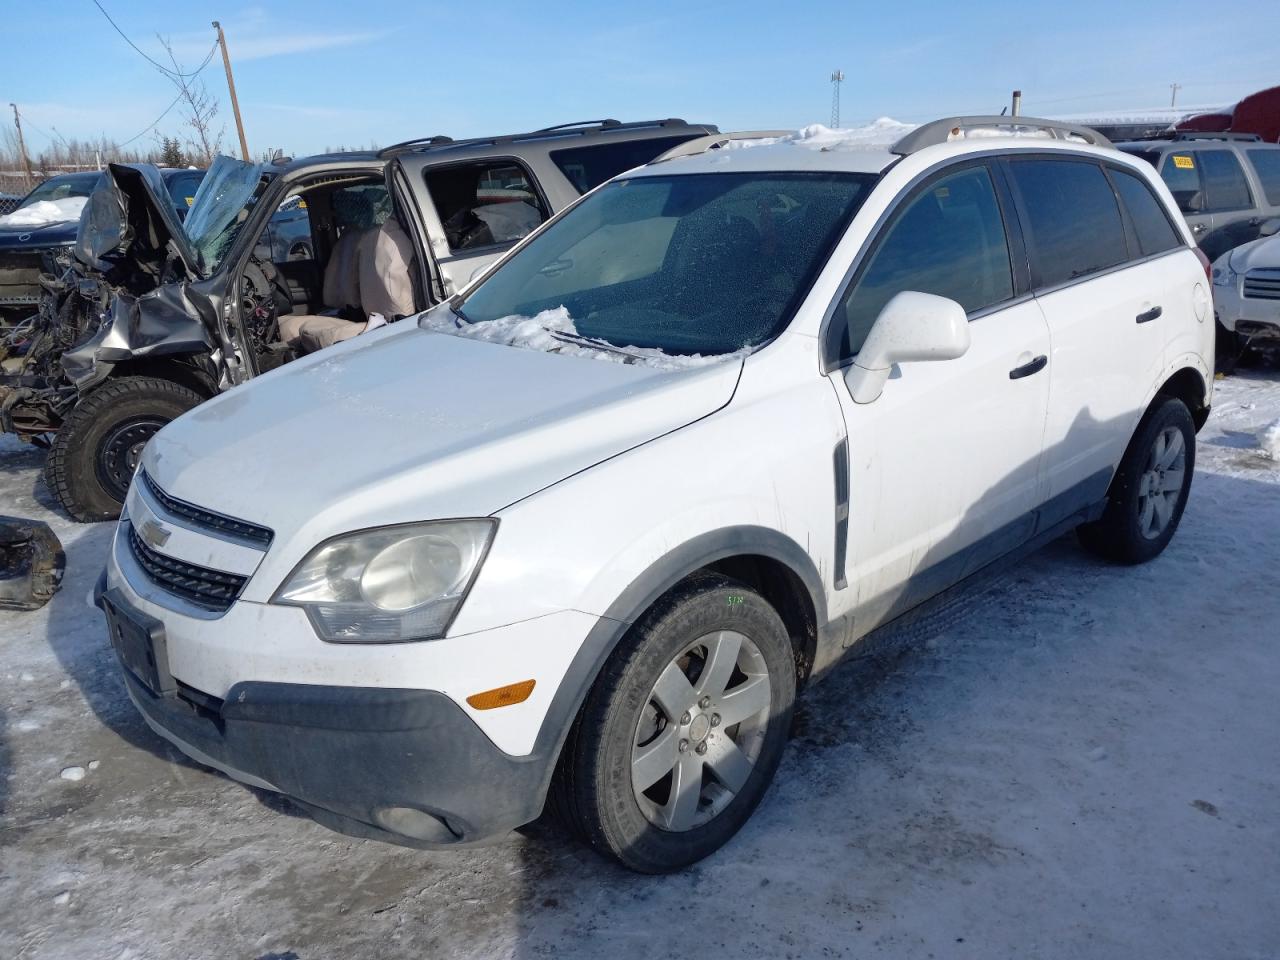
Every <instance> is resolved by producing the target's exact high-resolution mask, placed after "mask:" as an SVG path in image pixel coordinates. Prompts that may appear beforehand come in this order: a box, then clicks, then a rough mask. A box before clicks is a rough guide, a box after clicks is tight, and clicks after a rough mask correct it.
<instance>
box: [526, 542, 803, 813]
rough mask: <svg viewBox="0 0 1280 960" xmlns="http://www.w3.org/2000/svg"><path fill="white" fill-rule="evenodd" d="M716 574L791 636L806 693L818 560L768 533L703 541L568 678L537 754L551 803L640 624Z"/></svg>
mask: <svg viewBox="0 0 1280 960" xmlns="http://www.w3.org/2000/svg"><path fill="white" fill-rule="evenodd" d="M707 571H710V572H714V573H719V574H722V575H724V576H727V577H730V578H732V579H735V580H739V581H741V582H743V583H744V584H746V585H747V586H749V587H751V588H752V589H754V590H756V591H757V592H759V593H760V594H761V595H763V596H764V597H765V599H766V600H768V601H769V602H770V603H771V604H772V605H773V606H774V609H776V610H777V611H778V615H779V616H780V617H781V618H782V620H783V623H784V624H785V625H786V627H787V632H788V633H789V634H790V635H791V640H792V644H793V646H795V648H796V649H795V654H796V681H797V686H800V685H801V684H802V683H803V682H804V680H805V679H807V677H808V675H809V671H810V670H811V669H812V667H813V658H814V654H815V651H816V646H817V636H818V629H819V628H820V626H821V625H822V624H824V623H825V622H826V617H827V605H826V593H825V590H824V588H823V581H822V577H821V576H820V574H819V572H818V569H817V567H816V566H815V565H814V562H813V560H812V558H810V556H809V554H808V553H807V552H806V551H805V550H804V548H803V547H801V546H800V545H799V544H798V543H797V542H796V541H795V540H793V539H791V538H790V537H788V536H786V535H785V534H783V533H780V532H778V531H777V530H773V529H770V528H768V527H756V526H734V527H727V528H723V529H720V530H714V531H711V532H708V533H704V534H701V535H700V536H697V537H694V538H693V539H691V540H689V541H686V542H685V543H683V544H681V545H680V546H678V547H676V548H675V549H673V550H671V551H670V552H668V553H666V554H665V555H663V556H662V557H661V558H659V559H658V560H656V561H654V562H653V563H652V564H650V565H649V567H648V568H647V569H645V570H644V572H642V573H641V574H640V575H639V576H637V577H636V578H635V579H634V580H632V581H631V583H630V585H629V586H627V588H626V589H624V590H623V591H622V593H621V594H619V595H618V597H617V598H616V599H615V600H614V601H613V602H612V603H611V604H610V605H609V608H608V610H606V611H605V614H604V616H602V617H601V618H600V619H599V621H598V622H597V623H596V625H595V627H594V628H592V630H591V632H590V633H589V634H588V635H587V638H586V640H584V641H583V644H582V646H581V647H580V648H579V650H578V652H577V654H576V655H575V656H574V658H573V660H572V662H571V663H570V665H569V669H568V670H567V671H566V672H565V675H564V678H563V680H562V681H561V683H560V686H559V688H558V689H557V690H556V694H555V696H554V698H553V699H552V701H551V705H550V707H549V708H548V710H547V714H546V716H545V717H544V719H543V721H542V728H541V729H540V730H539V731H538V738H537V741H536V742H535V745H534V750H533V755H534V756H538V757H541V758H543V759H545V760H546V761H548V762H547V769H546V777H545V779H544V782H543V787H542V795H541V796H540V797H539V805H541V803H542V801H543V800H544V799H545V796H546V790H547V787H548V786H549V785H550V782H551V776H552V774H553V772H554V770H555V768H556V766H557V764H558V761H559V757H560V753H561V751H562V749H563V747H564V743H565V739H566V738H567V736H568V734H569V731H570V729H571V728H572V726H573V724H574V722H575V721H576V719H577V717H578V714H579V713H580V711H581V710H582V705H583V703H584V702H585V700H586V697H587V693H588V691H589V690H590V689H591V687H592V686H593V685H594V683H595V682H596V678H597V677H598V676H599V675H600V671H601V670H602V669H603V668H604V665H605V662H606V661H607V660H608V659H609V657H610V655H612V653H613V652H614V650H616V649H617V647H618V645H619V644H620V643H622V642H623V640H624V639H625V637H626V636H627V634H628V632H629V631H630V629H631V627H632V625H633V624H634V623H635V621H636V620H638V619H639V618H640V617H641V615H642V614H643V613H644V612H645V611H646V610H648V609H649V608H650V607H652V606H653V604H654V603H656V602H657V601H658V600H659V599H661V598H662V597H664V596H666V595H667V594H668V593H669V592H670V591H671V590H673V589H674V588H675V587H677V586H678V585H680V584H681V583H684V582H685V581H686V580H688V579H689V578H690V577H692V576H694V575H696V574H698V573H703V572H707Z"/></svg>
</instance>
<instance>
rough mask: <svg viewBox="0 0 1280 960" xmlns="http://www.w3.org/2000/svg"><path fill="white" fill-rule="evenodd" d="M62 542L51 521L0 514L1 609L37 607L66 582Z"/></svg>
mask: <svg viewBox="0 0 1280 960" xmlns="http://www.w3.org/2000/svg"><path fill="white" fill-rule="evenodd" d="M66 566H67V558H66V555H65V554H64V553H63V552H62V544H61V542H60V541H59V540H58V537H57V535H56V534H54V532H53V530H52V529H51V528H50V527H49V525H48V524H47V523H42V522H41V521H39V520H23V519H21V518H19V517H0V609H8V610H37V609H39V608H40V607H43V606H44V605H45V604H46V603H48V602H49V599H50V598H51V597H52V596H53V595H54V594H55V593H57V591H58V587H59V586H61V584H62V574H63V572H64V571H65V569H66Z"/></svg>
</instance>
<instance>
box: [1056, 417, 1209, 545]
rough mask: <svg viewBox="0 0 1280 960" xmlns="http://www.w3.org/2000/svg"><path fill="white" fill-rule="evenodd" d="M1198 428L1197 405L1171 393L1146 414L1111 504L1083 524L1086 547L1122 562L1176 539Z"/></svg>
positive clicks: (1122, 466)
mask: <svg viewBox="0 0 1280 960" xmlns="http://www.w3.org/2000/svg"><path fill="white" fill-rule="evenodd" d="M1195 465H1196V432H1195V424H1194V423H1193V422H1192V420H1191V411H1189V410H1188V409H1187V405H1186V404H1185V403H1183V402H1182V401H1181V400H1178V399H1176V398H1174V397H1169V398H1166V399H1164V400H1163V401H1161V402H1159V404H1158V405H1157V406H1154V407H1152V409H1151V410H1150V411H1149V412H1148V413H1147V415H1146V416H1145V417H1143V419H1142V422H1141V423H1140V424H1138V429H1137V432H1135V433H1134V435H1133V439H1132V440H1130V441H1129V448H1128V449H1127V450H1126V451H1125V455H1124V459H1123V460H1122V461H1121V462H1120V469H1119V470H1117V471H1116V475H1115V478H1114V479H1113V480H1112V481H1111V489H1110V491H1109V492H1108V494H1107V507H1106V510H1105V512H1104V513H1103V514H1102V517H1101V518H1100V519H1099V520H1098V521H1097V522H1095V523H1086V524H1082V525H1081V526H1080V527H1078V528H1077V531H1076V532H1077V534H1078V535H1079V538H1080V542H1081V543H1082V544H1083V545H1084V546H1085V548H1086V549H1088V550H1090V551H1091V552H1093V553H1096V554H1098V555H1099V556H1101V557H1105V558H1106V559H1108V560H1114V561H1116V562H1118V563H1146V562H1147V561H1148V560H1151V559H1154V558H1155V557H1157V556H1159V555H1160V553H1161V552H1162V551H1163V550H1164V548H1165V547H1167V546H1168V545H1169V541H1170V540H1171V539H1173V535H1174V533H1175V532H1176V531H1177V529H1178V523H1179V521H1181V519H1182V511H1183V509H1184V508H1185V507H1186V505H1187V495H1188V494H1189V493H1190V492H1191V478H1192V475H1193V473H1194V471H1195Z"/></svg>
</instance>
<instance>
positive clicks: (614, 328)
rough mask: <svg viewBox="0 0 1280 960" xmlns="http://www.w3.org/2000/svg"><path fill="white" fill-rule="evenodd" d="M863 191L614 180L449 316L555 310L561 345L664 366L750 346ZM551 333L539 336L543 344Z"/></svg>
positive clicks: (844, 180) (778, 177) (868, 177)
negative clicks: (611, 350)
mask: <svg viewBox="0 0 1280 960" xmlns="http://www.w3.org/2000/svg"><path fill="white" fill-rule="evenodd" d="M876 179H877V178H876V177H875V176H874V175H872V174H846V173H821V174H804V173H778V174H766V173H715V174H688V175H684V176H679V175H675V176H673V175H666V176H645V177H635V178H632V179H630V180H616V181H614V182H612V183H609V184H606V185H605V186H604V187H602V188H601V189H600V190H599V191H597V192H596V193H594V194H592V195H591V196H589V197H587V198H586V199H585V200H583V201H582V202H581V203H580V204H578V205H577V206H576V207H574V208H573V209H571V210H570V211H569V212H568V213H566V214H565V215H564V216H563V217H562V218H561V219H560V220H558V221H557V222H556V223H554V224H552V225H551V226H549V227H547V229H546V230H545V231H543V232H542V233H540V234H539V235H538V236H537V237H535V238H533V239H532V240H531V241H530V242H529V244H528V245H527V246H526V247H524V248H523V249H522V250H521V251H520V252H519V253H518V254H516V255H515V256H514V257H512V258H511V259H510V260H508V261H507V262H506V263H504V264H503V265H502V266H501V267H500V268H499V269H498V270H496V271H495V272H494V273H493V274H491V275H490V276H489V277H488V279H486V280H485V281H484V282H482V283H481V284H480V285H479V286H477V287H476V288H475V289H474V290H473V291H472V292H471V293H470V294H468V295H467V297H466V298H465V299H463V300H461V301H459V302H457V303H456V304H455V310H456V312H458V314H459V315H460V317H461V318H462V319H463V321H464V322H466V323H468V324H471V325H472V326H473V327H478V326H480V325H481V324H485V323H492V322H493V321H499V320H511V319H513V318H515V319H518V318H536V317H538V315H540V314H544V313H545V312H547V311H559V310H560V308H563V314H561V316H563V317H567V319H568V321H569V322H570V323H571V325H572V331H571V332H570V335H572V336H576V337H580V338H589V339H591V340H594V341H597V342H601V343H605V344H609V345H612V346H615V347H621V348H628V347H634V348H640V349H657V350H661V351H663V352H664V353H667V354H677V355H692V354H699V355H704V356H706V355H721V354H726V353H732V352H734V351H736V350H740V349H743V348H749V347H753V346H758V345H759V344H761V343H763V342H765V341H766V340H768V339H770V338H772V337H774V336H776V335H777V333H778V332H780V330H781V329H782V328H783V327H784V326H785V325H786V323H787V322H788V321H789V320H790V318H791V315H792V313H794V311H795V310H796V308H797V307H798V306H799V304H800V303H801V302H802V301H803V299H804V297H805V295H806V294H807V293H808V290H809V286H810V284H812V282H813V280H814V278H815V277H816V276H817V273H818V271H819V270H820V269H821V268H822V265H823V264H824V263H825V262H826V259H827V257H828V256H829V254H830V252H831V249H832V247H833V246H834V244H835V242H836V240H837V239H838V238H839V237H840V235H841V234H842V233H843V231H844V229H845V227H846V226H847V224H848V222H849V219H850V218H851V217H852V216H853V214H854V212H855V211H856V210H857V208H858V207H859V206H860V205H861V204H862V202H863V200H864V199H865V198H866V195H867V193H868V192H869V191H870V189H871V186H872V185H873V184H874V183H875V181H876ZM563 329H564V328H561V330H557V331H551V333H552V336H553V339H554V337H555V336H557V335H560V334H561V333H562V331H563ZM476 335H478V334H476ZM562 339H563V337H562Z"/></svg>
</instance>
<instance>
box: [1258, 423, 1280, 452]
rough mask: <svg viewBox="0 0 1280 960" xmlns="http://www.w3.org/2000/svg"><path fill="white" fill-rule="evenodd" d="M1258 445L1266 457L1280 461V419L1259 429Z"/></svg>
mask: <svg viewBox="0 0 1280 960" xmlns="http://www.w3.org/2000/svg"><path fill="white" fill-rule="evenodd" d="M1258 446H1259V447H1261V448H1262V455H1263V456H1264V457H1269V458H1270V459H1272V460H1275V461H1278V462H1280V420H1277V421H1275V422H1274V423H1271V424H1268V425H1267V426H1265V427H1263V428H1262V429H1261V430H1259V431H1258Z"/></svg>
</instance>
